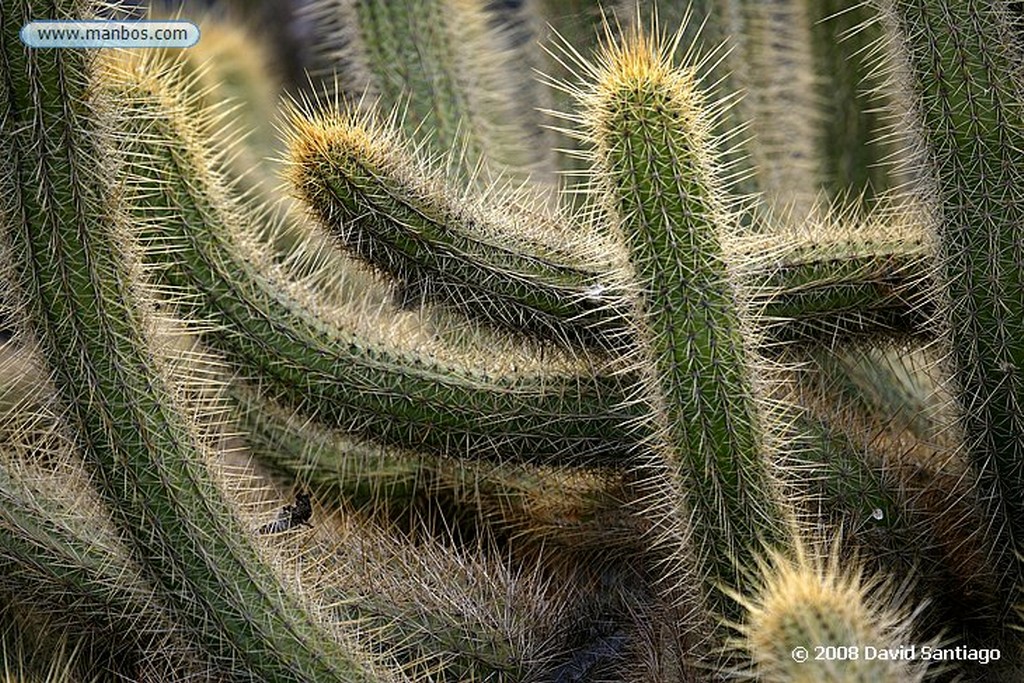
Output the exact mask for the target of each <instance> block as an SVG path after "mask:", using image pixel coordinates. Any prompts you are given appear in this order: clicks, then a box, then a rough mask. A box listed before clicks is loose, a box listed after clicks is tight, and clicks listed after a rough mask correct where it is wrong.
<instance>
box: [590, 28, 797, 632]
mask: <svg viewBox="0 0 1024 683" xmlns="http://www.w3.org/2000/svg"><path fill="white" fill-rule="evenodd" d="M672 47H673V46H672V45H671V44H661V45H659V44H658V43H656V42H653V43H652V40H651V39H650V38H648V37H646V36H645V35H644V34H643V33H642V32H641V31H640V30H638V29H635V28H634V29H632V30H630V31H628V32H627V36H626V37H625V38H624V40H623V42H622V44H621V45H612V46H609V47H608V48H607V49H606V51H605V52H604V54H603V55H602V56H601V59H600V61H599V63H598V64H596V65H591V66H587V65H584V68H585V69H587V70H588V71H589V75H590V77H591V78H592V80H593V85H590V86H588V88H587V90H585V91H583V92H582V93H581V99H582V104H583V108H584V114H583V116H582V123H583V125H584V126H585V127H586V128H585V129H586V134H587V135H588V137H589V138H590V140H591V141H592V144H593V146H594V160H595V165H594V171H593V173H594V175H595V180H596V181H597V183H599V186H600V189H601V192H602V193H603V197H602V198H603V199H604V201H605V202H606V204H607V210H608V211H609V212H610V213H611V214H612V215H614V216H615V217H616V218H617V220H618V221H619V223H618V232H619V234H620V235H621V238H622V239H623V240H624V242H625V244H626V245H627V249H628V251H629V254H630V261H631V264H632V266H633V268H634V269H635V271H636V277H637V280H638V282H639V288H640V291H641V295H640V302H639V304H638V308H639V310H638V317H639V325H638V326H639V328H640V330H639V334H640V336H641V339H642V347H641V349H642V352H643V353H644V354H645V355H646V358H645V359H644V361H643V362H647V363H649V364H650V366H649V375H648V377H649V378H650V379H649V382H650V387H649V388H650V391H651V396H652V397H651V401H652V405H653V407H654V418H653V419H654V420H655V429H656V430H657V436H656V442H655V448H654V450H655V451H656V452H658V453H660V455H661V456H662V457H664V458H665V460H666V461H667V468H668V470H669V477H670V480H672V481H674V482H675V485H676V486H677V489H678V493H677V495H680V496H683V498H684V499H685V501H686V503H687V504H688V505H689V507H690V508H691V510H692V512H691V513H690V523H691V524H692V527H693V530H694V533H695V534H697V535H698V536H699V537H700V538H701V541H700V543H701V548H700V551H699V552H700V554H701V555H702V562H705V563H706V565H705V568H703V570H704V571H705V572H707V574H708V575H709V580H710V581H712V582H719V583H720V584H724V585H726V586H732V587H736V586H737V585H738V584H739V582H740V581H741V577H740V574H739V571H738V568H739V567H744V566H747V567H752V566H754V557H755V556H756V554H757V553H759V552H760V551H761V550H762V549H763V545H768V546H769V547H773V546H777V547H785V546H786V545H788V544H789V543H790V542H791V541H790V539H791V534H792V529H791V527H790V517H789V512H788V511H787V509H786V507H785V505H783V504H782V503H781V500H780V497H779V488H778V484H777V482H776V481H775V480H774V477H773V475H772V473H771V470H770V461H769V459H768V458H767V457H766V451H765V443H764V435H763V432H762V426H761V424H760V415H759V413H760V410H761V408H760V407H759V404H758V400H759V399H758V397H757V393H756V392H757V389H756V388H755V386H754V384H753V381H752V373H753V356H752V354H751V350H750V348H749V347H750V342H749V341H748V340H747V339H746V338H745V335H746V333H747V332H746V330H745V329H744V323H743V322H742V315H743V314H742V312H741V310H740V309H739V304H738V299H737V294H736V292H735V289H734V283H733V281H732V280H731V279H730V274H729V271H728V267H727V265H726V262H725V257H724V254H723V251H722V247H721V244H722V234H724V233H726V232H727V231H728V230H729V228H730V226H731V225H732V217H731V216H730V214H729V211H728V200H727V199H726V198H725V197H724V196H723V195H722V193H721V189H720V183H719V179H718V178H717V177H716V175H715V166H714V162H715V159H716V153H715V142H714V139H713V137H712V136H711V134H710V131H711V125H712V124H711V120H712V118H713V115H712V114H710V113H709V111H708V107H709V104H708V103H706V102H705V101H704V97H703V94H702V93H701V91H700V90H699V89H698V88H697V85H696V83H695V82H694V72H693V70H692V69H690V68H685V67H684V68H675V67H673V66H672V65H671V63H670V61H669V60H670V58H669V55H670V54H671V50H672ZM678 514H680V515H684V514H686V513H685V512H682V511H680V512H679V513H678ZM714 602H716V604H717V609H718V610H719V611H720V612H722V613H730V612H734V610H733V609H732V608H731V607H730V606H728V605H727V604H723V602H722V601H720V600H715V601H714Z"/></svg>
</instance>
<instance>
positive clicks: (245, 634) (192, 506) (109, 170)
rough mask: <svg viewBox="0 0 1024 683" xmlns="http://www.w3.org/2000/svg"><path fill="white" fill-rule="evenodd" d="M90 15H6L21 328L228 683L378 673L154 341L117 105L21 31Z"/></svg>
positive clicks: (33, 11) (0, 89) (79, 69)
mask: <svg viewBox="0 0 1024 683" xmlns="http://www.w3.org/2000/svg"><path fill="white" fill-rule="evenodd" d="M91 10H92V5H91V4H90V3H85V2H74V1H72V0H67V1H62V2H56V3H55V2H37V1H29V0H18V1H16V2H14V3H5V4H4V8H3V10H2V13H0V41H2V43H0V47H2V49H0V60H2V62H0V64H2V69H0V72H2V73H3V74H4V75H5V76H4V79H3V81H2V84H0V126H2V129H0V158H2V159H3V165H4V168H3V171H2V173H0V194H2V197H3V200H2V201H3V202H4V203H3V207H2V212H0V216H2V217H3V222H2V223H0V239H2V244H3V250H4V256H5V257H6V258H7V260H8V262H9V266H10V271H11V277H12V280H13V284H14V289H15V291H16V297H17V300H18V303H19V308H18V315H19V317H20V319H21V324H22V328H23V329H24V330H25V331H26V332H28V333H30V334H31V335H32V336H33V337H34V338H35V339H36V340H37V341H38V343H39V347H40V349H41V353H42V356H43V358H44V359H45V362H46V363H47V365H48V366H49V369H50V371H51V373H52V375H51V376H52V380H53V383H54V385H55V388H56V390H57V392H58V394H59V396H60V399H61V401H62V403H63V404H64V416H65V419H66V421H67V424H68V427H69V429H70V430H71V432H72V433H73V434H74V436H75V440H76V446H77V447H79V448H80V449H81V450H82V452H83V454H84V456H85V457H86V459H87V461H88V462H89V464H90V466H91V469H92V473H93V475H94V479H95V482H96V484H97V486H98V487H99V489H100V490H101V492H102V494H103V496H104V498H105V499H106V500H107V501H108V503H109V505H110V507H111V510H112V512H113V515H114V518H115V523H116V524H118V525H119V527H120V528H121V530H122V532H123V533H124V534H125V536H126V537H127V538H128V539H130V544H131V546H132V549H133V553H134V554H135V555H136V556H137V557H138V559H139V560H140V562H141V564H142V565H143V567H144V571H145V573H146V574H147V575H148V577H147V578H149V579H150V580H152V582H153V583H154V584H155V585H157V586H159V588H160V590H161V593H162V595H164V596H165V597H166V598H167V602H168V605H169V607H170V608H171V609H172V610H173V611H174V613H175V616H176V618H178V619H179V620H180V621H181V622H182V624H183V625H185V627H186V628H188V629H191V630H193V631H194V632H195V633H199V634H202V638H203V639H204V646H205V649H206V654H207V656H208V658H209V660H210V661H211V662H214V663H215V665H217V666H218V667H219V668H222V670H224V671H230V673H228V674H226V675H227V676H229V677H230V678H231V679H233V680H246V681H251V680H274V681H310V680H317V681H330V680H346V681H367V680H374V679H375V678H376V676H375V675H374V674H373V672H372V670H371V667H370V666H369V665H368V664H367V663H365V662H364V661H363V660H361V659H360V657H359V656H358V655H355V654H353V653H352V652H350V651H348V650H347V649H346V648H345V647H344V646H342V645H340V644H339V643H338V642H336V641H335V639H334V637H333V634H331V633H330V632H329V631H328V630H327V629H326V628H325V627H324V626H323V625H322V624H321V623H319V622H318V621H317V620H316V619H315V618H314V617H313V615H312V613H311V612H309V611H308V610H307V608H306V606H305V605H304V604H303V603H301V602H300V600H299V599H298V598H297V597H296V596H294V595H291V594H290V593H289V592H288V591H287V590H286V589H285V587H284V585H283V584H282V582H281V580H280V579H279V578H278V576H277V575H276V574H275V573H274V571H273V570H272V568H271V567H270V566H269V565H268V563H267V562H266V561H265V560H264V558H263V557H262V556H261V554H260V551H259V550H258V549H257V547H256V545H255V542H254V540H253V539H252V538H251V537H250V534H249V532H248V531H247V530H246V528H245V527H244V526H243V525H242V523H241V521H240V520H239V519H238V517H237V515H236V514H235V511H234V510H233V508H232V505H231V503H230V502H229V501H228V500H227V498H226V497H225V495H224V493H223V492H222V491H221V490H220V488H219V487H218V485H217V483H216V481H215V480H214V478H213V475H212V473H211V471H210V469H209V467H208V464H207V462H206V461H205V458H206V457H208V455H209V451H208V447H209V446H208V444H207V443H205V442H204V439H203V438H202V436H201V434H200V426H199V425H198V424H196V423H195V421H194V420H192V419H191V418H189V417H188V415H189V414H190V413H189V409H188V408H187V407H186V406H185V405H184V404H183V400H182V397H181V396H180V394H179V393H178V391H177V390H178V389H179V387H178V383H177V381H176V380H175V378H174V377H173V376H172V374H171V372H170V369H169V367H168V364H167V363H166V361H167V358H166V355H167V354H166V353H165V349H162V348H161V347H160V346H159V345H158V344H157V343H156V342H155V340H154V335H153V330H154V317H153V313H152V309H153V302H152V299H151V298H150V297H149V296H148V293H147V289H146V287H145V285H144V284H143V281H142V279H141V277H140V276H141V272H142V269H141V267H140V265H139V258H138V257H139V251H140V249H139V245H138V243H137V241H136V240H135V236H134V235H133V234H132V231H131V226H130V225H129V224H128V222H127V221H126V219H125V217H126V214H125V212H124V210H123V208H122V206H121V205H120V204H119V201H118V195H117V193H116V191H115V187H114V185H113V183H112V182H111V179H112V178H114V177H116V166H115V164H114V161H113V157H112V155H111V153H110V147H109V145H108V142H109V139H108V134H109V133H110V132H111V131H110V130H109V125H110V122H111V119H110V107H111V103H110V102H108V101H105V100H104V99H103V98H102V97H101V94H102V92H101V89H100V88H97V87H96V83H95V82H90V80H89V79H90V76H91V75H92V74H93V69H94V67H95V53H86V52H84V51H79V50H64V49H59V50H58V49H54V50H29V49H27V48H26V47H24V46H23V45H22V44H21V43H20V42H19V41H18V39H17V37H16V36H17V33H18V30H19V29H20V27H21V26H22V25H23V24H24V23H25V22H27V21H29V20H30V19H40V18H47V19H57V18H60V19H70V18H83V17H88V16H91V14H92V11H91ZM229 667H230V669H229Z"/></svg>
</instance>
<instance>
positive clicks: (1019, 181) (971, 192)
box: [882, 0, 1024, 598]
mask: <svg viewBox="0 0 1024 683" xmlns="http://www.w3.org/2000/svg"><path fill="white" fill-rule="evenodd" d="M882 4H883V7H884V8H885V11H886V14H887V17H888V19H889V24H890V27H891V29H892V30H893V39H894V41H895V42H896V44H897V47H898V48H899V52H900V53H901V55H902V57H903V59H904V68H905V72H906V76H905V78H906V83H905V85H906V86H907V87H908V89H909V91H910V92H911V93H912V95H913V97H914V102H915V105H914V106H915V111H913V112H912V115H913V117H914V118H915V119H916V120H915V121H914V123H915V124H916V127H917V133H918V135H919V136H920V137H921V139H922V142H923V143H924V144H923V150H924V154H923V156H922V158H921V159H920V163H921V166H922V168H921V169H920V171H921V176H922V178H923V181H922V183H921V187H920V189H921V191H922V192H923V193H924V194H925V195H926V199H928V200H930V208H931V214H932V218H933V225H934V229H935V231H936V233H937V237H938V245H939V246H938V249H939V266H940V279H941V284H942V286H943V289H944V293H945V301H944V302H943V305H944V306H945V321H946V322H947V323H948V328H949V333H950V343H951V346H950V351H951V360H952V366H953V372H954V378H955V380H956V384H957V385H958V386H957V390H958V392H959V403H960V408H961V411H962V413H963V415H962V417H963V426H964V431H965V437H966V446H967V449H968V453H969V455H970V458H971V460H972V462H973V463H974V465H975V466H976V467H977V468H978V470H979V472H980V473H981V476H982V480H983V482H986V483H987V485H988V487H989V490H991V491H993V492H994V493H996V494H997V496H996V500H998V503H997V505H996V507H995V508H994V509H993V510H992V512H993V513H995V514H996V515H997V516H998V517H1002V516H1005V521H1003V520H999V521H997V522H994V523H993V526H994V527H998V526H1000V525H1004V524H1005V527H1006V530H1007V532H1008V534H1009V537H1010V541H1011V544H1010V545H1009V547H1008V548H1007V552H1008V553H1014V552H1015V553H1016V554H1017V556H1018V557H1019V556H1020V553H1021V552H1022V551H1024V227H1022V226H1024V195H1022V188H1024V161H1022V157H1021V149H1024V109H1022V104H1024V71H1022V69H1024V51H1022V49H1021V43H1020V34H1019V33H1018V32H1017V31H1018V30H1019V27H1018V26H1015V21H1016V19H1015V17H1014V16H1013V15H1012V14H1011V8H1010V3H1006V2H998V1H993V2H988V1H986V2H982V1H979V0H961V1H959V2H952V1H948V0H928V1H924V2H907V1H906V0H886V1H885V2H883V3H882ZM1017 564H1018V567H1019V566H1020V563H1019V562H1018V563H1017ZM1015 576H1016V577H1018V579H1019V577H1020V576H1021V570H1020V569H1019V568H1018V570H1017V571H1016V572H1015ZM1014 597H1015V598H1016V597H1017V596H1014Z"/></svg>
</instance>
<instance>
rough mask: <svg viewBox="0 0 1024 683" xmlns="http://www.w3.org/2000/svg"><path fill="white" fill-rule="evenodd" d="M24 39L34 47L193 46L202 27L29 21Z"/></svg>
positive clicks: (183, 23) (23, 30)
mask: <svg viewBox="0 0 1024 683" xmlns="http://www.w3.org/2000/svg"><path fill="white" fill-rule="evenodd" d="M21 42H23V43H25V45H27V46H28V47H31V48H51V47H75V48H82V47H85V48H100V47H127V48H133V47H192V46H193V45H195V44H196V43H197V42H199V27H198V26H196V25H195V24H193V23H192V22H190V21H184V20H174V21H101V20H90V21H30V22H29V23H27V24H25V25H24V26H23V27H22V28H21Z"/></svg>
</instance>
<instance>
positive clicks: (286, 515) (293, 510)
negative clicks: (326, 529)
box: [257, 491, 313, 534]
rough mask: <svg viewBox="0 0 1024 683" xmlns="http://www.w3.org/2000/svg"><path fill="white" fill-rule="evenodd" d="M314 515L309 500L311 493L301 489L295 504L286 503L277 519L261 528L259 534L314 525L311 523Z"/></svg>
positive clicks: (296, 495) (296, 496)
mask: <svg viewBox="0 0 1024 683" xmlns="http://www.w3.org/2000/svg"><path fill="white" fill-rule="evenodd" d="M312 516H313V506H312V505H311V504H310V502H309V494H308V493H306V492H305V491H300V492H299V493H296V494H295V504H294V505H285V506H284V508H283V509H282V510H281V512H279V513H277V519H275V520H274V521H273V522H270V523H269V524H264V525H263V526H261V527H260V528H259V531H258V532H257V533H259V534H279V533H281V532H283V531H288V530H290V529H294V528H295V527H297V526H308V527H310V528H312V527H313V525H312V524H310V523H309V520H310V518H311V517H312Z"/></svg>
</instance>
